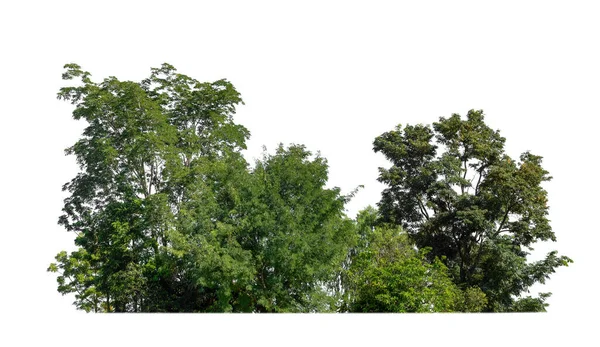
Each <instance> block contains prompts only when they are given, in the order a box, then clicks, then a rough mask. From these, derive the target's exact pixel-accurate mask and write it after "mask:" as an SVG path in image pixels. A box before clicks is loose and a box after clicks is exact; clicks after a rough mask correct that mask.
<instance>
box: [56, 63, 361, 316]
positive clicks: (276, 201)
mask: <svg viewBox="0 0 600 347" xmlns="http://www.w3.org/2000/svg"><path fill="white" fill-rule="evenodd" d="M63 78H64V79H65V80H72V79H75V78H79V79H80V81H81V82H80V83H79V85H76V86H71V87H65V88H62V89H61V90H60V92H59V94H58V97H59V98H60V99H64V100H68V101H71V103H72V104H73V105H75V110H74V111H73V116H74V118H75V119H78V120H79V119H83V120H85V121H86V122H87V124H88V126H87V127H86V128H85V130H84V133H83V137H82V138H81V139H80V140H79V141H77V143H76V144H75V145H73V146H72V147H70V148H68V149H67V150H66V153H67V154H70V155H74V156H75V157H76V158H77V162H78V163H79V165H80V168H81V172H80V173H79V174H78V175H77V176H76V177H75V178H74V179H73V180H72V181H71V182H69V183H67V184H66V185H65V186H64V187H63V189H64V190H66V191H68V192H69V193H70V196H69V197H68V198H67V199H65V205H64V208H63V212H64V214H63V215H62V216H61V217H60V218H59V223H60V224H61V225H63V226H64V227H65V228H66V229H67V230H68V231H73V232H74V233H75V234H76V239H75V244H76V246H77V247H78V249H77V250H76V251H74V252H71V253H67V252H60V253H59V254H58V255H57V257H56V262H55V263H53V264H51V265H50V267H49V269H48V270H49V271H51V272H57V273H58V274H59V275H58V278H57V280H58V284H59V286H58V291H59V292H60V293H62V294H68V293H75V299H76V300H75V305H76V306H77V307H78V308H80V309H84V310H86V311H95V312H114V311H117V312H230V311H241V312H289V311H303V312H306V311H321V310H328V309H331V308H332V307H333V304H334V301H335V298H334V297H333V295H332V291H331V290H328V288H329V287H331V286H333V283H334V282H335V274H336V273H339V268H340V267H341V264H342V262H343V258H344V255H345V254H346V253H347V248H348V247H349V246H348V245H349V244H350V243H351V241H352V233H353V232H354V228H353V226H352V222H351V221H350V220H348V219H347V218H346V217H345V216H344V214H343V209H344V203H345V202H346V201H347V197H345V196H342V195H341V194H340V191H339V189H338V188H332V189H328V188H325V184H326V181H327V169H328V168H327V162H326V160H325V159H324V158H321V157H319V156H317V157H315V158H312V157H311V156H312V155H311V153H310V152H309V151H307V150H306V149H305V148H304V147H303V146H290V147H289V148H287V149H286V148H284V147H283V146H280V147H279V148H278V149H277V152H276V153H275V154H274V155H267V154H265V156H264V158H263V160H261V161H258V162H257V163H256V165H255V167H254V168H252V169H251V168H250V166H249V165H248V163H247V162H246V161H245V159H244V158H243V156H242V154H241V150H242V149H244V148H245V141H246V139H247V138H248V137H249V131H248V130H247V129H246V128H244V127H243V126H241V125H238V124H235V123H234V122H233V114H234V113H235V110H236V106H237V105H239V104H240V103H242V99H241V97H240V95H239V93H238V92H237V91H236V90H235V88H234V87H233V85H231V83H229V82H227V81H226V80H219V81H216V82H213V83H201V82H198V81H197V80H195V79H192V78H190V77H188V76H185V75H182V74H179V73H177V72H176V70H175V68H174V67H172V66H170V65H168V64H163V65H162V67H160V68H155V69H152V70H151V75H150V76H149V77H148V78H147V79H144V80H143V81H141V82H131V81H119V80H118V79H116V78H115V77H110V78H107V79H105V80H104V81H103V82H101V83H95V82H93V81H92V80H91V78H90V74H89V73H88V72H85V71H83V70H81V68H80V67H79V66H77V65H75V64H68V65H66V72H65V74H64V75H63Z"/></svg>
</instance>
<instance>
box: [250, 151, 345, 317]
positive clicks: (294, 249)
mask: <svg viewBox="0 0 600 347" xmlns="http://www.w3.org/2000/svg"><path fill="white" fill-rule="evenodd" d="M327 171H328V166H327V162H326V160H325V159H324V158H322V157H320V156H319V155H317V156H316V157H314V158H312V154H311V152H309V151H307V150H306V148H305V147H304V146H299V145H292V146H290V147H288V148H284V147H283V146H282V145H280V146H279V147H278V148H277V150H276V153H275V154H274V155H268V154H265V155H264V156H263V158H262V160H259V161H257V162H256V165H255V167H254V169H253V171H252V181H251V185H250V186H249V190H248V191H246V192H245V193H244V194H245V195H243V196H241V197H240V202H241V205H240V208H239V214H240V225H242V228H241V229H240V234H239V240H240V244H241V245H242V247H243V248H244V249H248V250H250V251H251V252H252V255H253V259H254V261H255V263H254V266H255V271H256V281H255V282H254V283H253V285H252V290H251V294H249V295H250V296H251V299H252V302H253V305H254V307H255V309H256V310H257V311H259V312H311V311H332V310H334V309H335V301H336V298H335V297H334V296H332V295H330V293H332V292H333V291H332V288H333V287H334V286H335V282H336V274H337V273H339V271H340V270H341V267H342V263H343V261H344V258H345V255H346V254H347V252H348V248H349V247H350V245H351V244H352V242H353V240H354V237H353V235H354V232H355V229H354V226H353V223H352V221H351V220H350V219H348V218H346V217H345V215H344V204H345V202H346V201H347V199H348V197H346V196H343V195H341V194H340V189H339V188H331V189H327V188H325V184H326V183H327Z"/></svg>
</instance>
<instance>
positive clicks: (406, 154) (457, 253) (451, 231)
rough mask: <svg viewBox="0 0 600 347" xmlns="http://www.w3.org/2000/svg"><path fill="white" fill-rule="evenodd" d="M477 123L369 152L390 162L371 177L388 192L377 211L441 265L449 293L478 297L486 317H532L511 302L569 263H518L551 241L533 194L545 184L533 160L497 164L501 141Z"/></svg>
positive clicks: (385, 139) (414, 132)
mask: <svg viewBox="0 0 600 347" xmlns="http://www.w3.org/2000/svg"><path fill="white" fill-rule="evenodd" d="M483 119H484V116H483V112H482V111H474V110H471V111H469V112H468V114H467V119H466V120H463V119H461V117H460V116H459V115H458V114H453V115H452V116H451V117H450V118H448V119H446V118H440V121H439V122H436V123H434V124H433V128H431V127H430V126H424V125H416V126H411V125H408V126H406V127H404V128H402V127H401V126H398V127H396V129H394V130H393V131H390V132H387V133H384V134H382V135H381V136H379V137H377V138H376V139H375V142H374V149H375V151H376V152H381V153H383V154H384V155H385V156H386V158H388V159H389V160H390V161H391V162H392V167H391V168H389V169H380V177H379V180H380V181H381V182H383V183H385V184H386V185H387V186H388V187H387V188H386V189H385V190H384V192H383V193H382V199H381V201H380V203H379V208H380V211H381V214H382V221H383V222H387V223H394V224H397V225H401V226H403V227H404V228H405V230H407V232H408V234H409V235H410V237H411V239H412V240H414V241H415V242H416V244H417V246H418V247H420V248H424V247H429V248H431V252H430V253H429V254H428V256H429V259H434V258H435V257H439V258H440V259H444V263H445V264H446V265H447V266H448V268H449V270H450V273H451V275H452V277H453V279H454V282H455V283H456V284H457V285H458V286H459V287H461V288H479V289H480V290H481V291H482V292H483V293H485V295H486V297H487V305H486V310H488V311H511V310H514V309H515V308H514V307H516V306H514V305H519V307H520V309H523V308H531V309H533V308H535V309H536V310H537V309H541V308H543V306H540V305H538V306H534V305H529V304H528V305H525V304H518V302H516V301H515V298H516V297H518V296H520V295H521V293H523V292H527V290H528V288H530V287H531V286H532V285H533V284H534V283H536V282H541V283H543V282H544V281H545V279H547V278H548V277H549V275H550V274H551V273H553V272H554V269H555V268H556V267H557V266H565V265H567V264H568V263H570V262H571V259H569V258H567V257H564V256H560V257H559V256H557V255H556V252H552V253H550V254H548V256H547V257H546V259H545V260H543V261H540V262H536V263H532V264H530V263H527V262H526V257H527V255H528V252H527V251H526V250H532V248H531V246H532V244H533V243H535V242H536V241H548V240H552V241H555V240H556V238H555V235H554V233H553V232H552V229H551V227H550V223H549V221H548V218H547V215H548V205H547V193H546V191H545V190H544V189H543V188H542V186H541V184H542V183H543V182H545V181H548V180H550V178H551V177H550V176H548V172H547V171H546V170H544V169H543V168H542V166H541V163H542V158H541V157H540V156H536V155H533V154H531V153H529V152H526V153H523V154H522V155H521V157H520V160H519V161H515V160H513V159H511V158H510V157H509V156H508V155H506V154H504V142H505V139H504V138H503V137H501V136H500V133H499V132H498V131H493V130H492V129H490V128H489V127H488V126H487V125H486V124H485V123H484V121H483ZM467 290H468V289H467ZM468 293H469V295H467V297H469V298H471V297H473V295H474V296H475V297H478V296H480V295H479V294H476V293H475V292H468ZM542 299H543V298H540V300H541V301H543V300H542ZM466 300H467V299H466ZM469 300H471V299H468V300H467V301H466V304H465V305H466V306H465V307H467V308H469V310H470V309H471V306H472V305H471V304H469V303H468V302H469Z"/></svg>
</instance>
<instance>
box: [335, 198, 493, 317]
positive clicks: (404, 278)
mask: <svg viewBox="0 0 600 347" xmlns="http://www.w3.org/2000/svg"><path fill="white" fill-rule="evenodd" d="M376 219H377V211H376V210H375V209H373V208H372V207H369V208H367V209H365V210H363V211H361V212H360V213H359V216H358V220H357V224H358V228H359V230H360V231H359V233H360V235H361V237H360V239H361V242H359V245H358V247H357V248H356V249H355V251H354V254H353V256H352V259H351V264H350V266H349V269H348V271H347V274H346V283H347V284H346V287H347V291H346V293H345V303H344V307H343V308H344V309H346V310H348V311H351V312H451V311H455V310H457V309H460V308H462V307H463V306H467V305H469V307H468V308H469V309H472V310H474V311H475V310H477V309H478V308H479V307H478V306H477V303H478V302H481V301H482V300H485V295H484V296H483V297H474V295H472V293H471V292H470V291H469V292H467V294H471V296H470V297H469V298H471V300H470V301H468V303H465V301H466V300H465V299H464V297H465V295H464V294H463V293H462V291H461V290H460V289H459V288H458V287H457V286H456V285H455V284H454V283H453V282H452V280H451V278H450V277H449V276H448V271H447V268H446V266H445V265H444V264H443V263H442V262H441V261H440V260H439V259H437V258H435V259H433V261H429V260H427V259H426V257H425V255H426V254H427V250H423V251H418V250H416V248H415V247H414V246H413V245H412V243H411V242H410V240H409V239H408V237H407V234H406V233H405V232H403V231H402V229H401V228H399V227H393V226H385V225H384V226H375V221H376Z"/></svg>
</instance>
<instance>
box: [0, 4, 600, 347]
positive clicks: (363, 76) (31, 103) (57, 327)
mask: <svg viewBox="0 0 600 347" xmlns="http://www.w3.org/2000/svg"><path fill="white" fill-rule="evenodd" d="M599 16H600V11H599V10H598V8H597V5H596V4H595V2H593V1H589V2H585V1H562V2H559V1H501V2H500V1H498V2H494V3H492V2H491V1H489V2H487V1H486V2H484V1H389V2H384V1H373V0H371V1H360V2H359V1H339V2H337V1H314V2H313V1H306V0H304V1H295V2H293V1H270V2H267V1H213V2H205V1H189V2H183V1H163V2H157V1H143V2H141V1H140V2H134V1H106V0H105V1H97V2H84V1H15V2H3V3H2V4H0V63H1V67H2V72H1V74H0V98H1V99H0V100H1V101H2V102H1V104H0V105H1V118H0V154H1V158H0V185H1V190H0V192H1V193H0V197H1V199H0V216H1V219H2V224H0V231H1V232H2V234H1V235H2V239H1V240H2V241H1V243H0V244H1V247H2V250H1V251H0V257H1V258H0V259H1V261H0V265H1V266H2V268H1V272H0V274H1V278H2V279H1V282H0V284H1V285H0V298H1V300H2V301H1V302H2V304H1V307H0V314H1V317H2V318H3V322H4V323H2V325H0V331H2V330H4V333H3V334H0V336H3V338H4V339H6V340H12V339H15V338H16V339H23V340H24V341H25V340H27V341H29V340H34V341H36V340H37V341H40V342H44V343H46V342H51V345H53V344H55V343H56V344H58V343H59V342H60V341H67V342H70V343H69V344H74V343H78V344H79V343H85V345H105V344H106V343H110V342H111V341H122V342H123V343H125V342H129V343H133V342H144V343H150V344H152V345H154V344H155V343H159V342H161V343H167V342H182V341H184V340H186V339H192V340H193V341H195V342H203V341H204V340H205V339H209V340H213V341H214V342H218V341H223V340H226V341H237V342H242V343H244V344H247V343H249V344H251V345H254V344H265V343H270V342H271V343H279V342H281V343H286V344H287V343H292V344H295V343H299V342H300V341H301V340H302V339H298V337H303V338H304V339H309V340H314V341H318V342H322V343H328V344H331V343H336V344H347V343H352V342H354V343H361V344H367V343H368V344H371V343H378V342H381V341H382V340H397V342H399V343H402V342H403V341H405V340H406V339H408V340H419V341H424V342H431V341H439V342H440V343H442V342H443V343H450V344H453V343H456V344H461V345H462V344H465V343H466V344H467V345H469V344H470V343H469V342H476V343H477V344H480V343H481V344H483V343H486V344H490V343H491V344H492V345H495V343H500V342H499V341H519V342H522V343H524V344H526V345H533V344H538V343H542V342H553V343H554V342H561V341H562V342H564V343H567V342H569V341H571V342H574V340H581V341H586V340H588V338H587V336H588V334H590V331H589V330H588V329H591V328H592V327H593V325H592V323H591V320H590V319H588V317H587V314H588V313H595V312H597V309H598V304H597V300H596V292H597V282H598V281H597V275H598V270H597V269H598V268H597V262H596V250H597V247H598V241H599V239H598V226H597V223H596V220H597V219H596V218H595V217H597V215H598V214H597V212H596V211H597V206H598V204H597V200H596V199H597V198H598V196H599V194H598V193H599V191H598V190H599V189H598V186H597V182H598V179H597V174H598V173H597V171H596V167H597V164H596V160H597V158H598V154H597V150H596V149H597V148H598V146H597V128H596V125H597V117H598V116H599V111H600V105H599V101H598V100H599V99H598V96H599V91H600V82H599V81H600V67H599V66H600V54H599V50H598V44H599V41H600V40H599V37H598V36H599V33H600V21H599V20H598V18H599ZM70 62H75V63H77V64H80V65H81V66H82V68H83V69H84V70H87V71H89V72H91V73H92V77H93V78H94V79H95V80H96V81H100V80H101V79H103V78H105V77H108V76H111V75H114V76H116V77H118V78H119V79H122V80H126V79H131V80H135V81H139V80H141V79H142V78H144V77H146V76H147V75H148V74H149V71H150V67H158V66H160V64H161V63H163V62H168V63H170V64H172V65H174V66H175V67H176V68H177V69H178V71H179V72H181V73H184V74H186V75H189V76H191V77H194V78H196V79H198V80H200V81H214V80H216V79H220V78H227V79H228V80H230V81H231V82H232V83H233V84H234V85H235V86H236V88H237V89H238V91H240V92H241V94H242V97H243V99H244V101H245V105H243V106H241V107H239V109H238V113H237V115H236V118H235V119H236V121H237V122H239V123H241V124H243V125H245V126H246V127H247V128H248V129H249V130H250V131H251V134H252V137H251V139H250V141H249V142H248V150H247V151H246V152H245V154H246V155H247V159H248V160H249V161H252V160H253V158H258V157H259V155H260V153H261V147H262V145H266V146H267V149H268V150H270V151H271V152H272V151H273V150H274V148H275V147H276V145H277V144H278V143H279V142H283V143H284V144H289V143H299V144H305V145H307V147H308V148H309V149H310V150H312V151H314V152H316V151H320V152H321V154H322V156H324V157H326V158H327V159H328V161H329V165H330V181H329V185H330V186H339V187H341V188H342V191H343V192H344V193H347V192H350V191H351V190H352V189H354V188H355V187H356V186H358V185H359V184H364V185H365V189H363V190H362V191H361V192H360V193H359V194H358V195H357V196H356V198H355V199H354V200H353V201H352V202H351V203H350V204H349V205H348V214H349V215H350V216H352V217H353V216H355V214H356V212H357V211H358V210H360V209H362V208H364V207H365V206H367V205H369V204H375V203H376V202H377V201H378V200H379V194H380V192H381V190H382V188H383V186H382V185H380V184H379V183H377V181H376V178H377V174H378V172H377V168H378V167H379V166H387V165H388V164H387V162H386V161H385V160H384V158H383V157H382V156H381V155H379V154H375V153H374V152H373V151H372V142H373V140H374V138H375V137H376V136H378V135H380V134H381V133H383V132H385V131H389V130H391V129H392V128H393V127H394V126H395V125H397V124H399V123H401V124H407V123H410V124H415V123H424V124H429V123H431V122H434V121H436V120H438V119H439V117H441V116H444V117H447V116H450V115H451V114H452V113H460V114H462V115H464V114H466V112H467V111H468V110H469V109H483V110H484V111H485V114H486V122H487V123H488V124H489V125H490V126H491V127H492V128H494V129H500V131H501V134H502V135H503V136H505V137H506V138H507V143H506V149H507V152H508V154H509V155H511V156H513V157H515V158H516V157H518V156H519V154H520V153H521V152H523V151H526V150H531V151H532V152H533V153H534V154H539V155H542V156H543V157H544V163H543V165H544V167H545V168H546V169H547V170H548V171H550V174H551V175H552V176H553V177H554V179H553V180H552V181H551V182H548V183H547V184H546V185H545V187H546V189H547V190H548V192H549V203H550V206H551V210H550V219H551V221H552V226H553V229H554V231H555V233H556V236H557V238H558V242H556V243H552V244H544V245H540V246H538V247H537V248H536V252H535V254H534V255H533V258H532V259H539V258H541V256H542V255H543V254H545V253H546V252H548V251H550V250H553V249H557V250H559V253H560V254H564V255H568V256H570V257H571V258H573V259H574V260H575V263H574V264H572V265H571V266H570V267H568V268H560V269H559V270H558V271H557V273H555V274H554V275H553V276H552V279H551V280H550V281H548V282H547V284H546V285H545V286H536V287H535V288H534V289H535V290H534V291H533V292H532V293H535V292H537V291H540V290H541V291H551V292H552V293H553V296H552V297H551V298H550V299H549V300H548V302H549V303H550V307H549V308H548V311H549V312H548V313H547V314H525V315H371V316H360V317H358V316H355V315H346V316H341V315H319V316H315V315H310V316H305V315H300V316H299V315H296V316H276V318H275V317H273V316H263V317H258V316H255V315H251V316H247V315H242V316H231V315H210V316H208V315H171V316H165V315H138V316H132V315H121V316H116V315H114V316H97V315H96V316H94V315H91V314H85V313H81V312H77V311H76V310H75V308H74V307H73V306H72V305H71V302H72V300H73V298H72V297H68V296H67V297H61V295H60V294H58V293H57V292H56V282H55V275H54V274H50V273H47V272H46V268H47V267H48V264H49V263H50V262H52V261H53V258H54V256H55V255H56V253H58V252H59V251H60V250H63V249H72V247H73V246H72V240H73V238H74V236H73V235H71V234H69V233H67V232H66V231H64V230H63V229H62V228H61V227H59V226H58V225H57V224H56V222H57V219H58V216H59V215H60V214H61V207H62V199H64V198H65V197H66V194H65V193H63V192H62V191H61V186H62V185H63V184H64V183H66V182H67V181H69V180H70V179H71V178H72V177H74V175H75V174H76V173H77V171H78V168H77V166H76V164H75V161H74V159H73V158H71V157H65V156H64V154H63V150H64V148H66V147H68V146H70V145H71V144H73V143H74V142H75V141H76V140H77V139H78V138H79V136H80V132H81V130H82V129H83V124H79V123H78V122H76V121H74V120H73V119H72V118H71V111H72V107H71V105H69V104H68V103H65V102H60V101H58V100H56V93H57V92H58V89H59V88H60V87H61V86H63V85H65V84H64V82H63V81H62V80H61V78H60V76H61V73H62V71H63V69H62V67H63V65H64V64H65V63H70ZM298 332H303V333H302V334H301V335H300V336H297V333H298ZM277 339H279V341H278V340H277ZM23 343H24V342H23V341H22V343H20V344H23Z"/></svg>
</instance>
